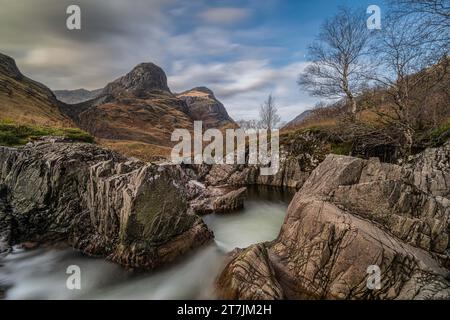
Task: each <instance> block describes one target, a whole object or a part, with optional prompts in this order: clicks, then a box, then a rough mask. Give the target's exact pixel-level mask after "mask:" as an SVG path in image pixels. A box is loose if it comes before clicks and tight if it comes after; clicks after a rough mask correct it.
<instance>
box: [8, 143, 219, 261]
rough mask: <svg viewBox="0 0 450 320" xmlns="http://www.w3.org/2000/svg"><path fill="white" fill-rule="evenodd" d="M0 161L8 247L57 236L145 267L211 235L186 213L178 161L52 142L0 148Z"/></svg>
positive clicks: (183, 179)
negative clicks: (9, 235)
mask: <svg viewBox="0 0 450 320" xmlns="http://www.w3.org/2000/svg"><path fill="white" fill-rule="evenodd" d="M0 163H1V164H0V185H1V186H2V187H3V188H4V189H5V190H6V200H7V206H8V207H9V208H10V210H9V213H7V214H6V216H7V217H8V218H9V219H12V220H13V221H14V223H13V224H12V225H13V226H14V231H13V233H12V234H13V235H14V237H13V238H12V239H11V240H10V242H11V244H16V243H21V242H24V241H35V242H45V241H49V240H55V239H57V240H58V241H61V240H64V241H67V242H68V243H69V244H70V245H71V246H73V247H74V248H77V249H80V250H81V251H83V252H84V253H86V254H90V255H95V256H104V257H107V258H109V259H111V260H113V261H116V262H118V263H120V264H122V265H124V266H127V267H131V268H143V269H144V268H145V269H152V268H155V267H158V266H159V265H161V264H164V263H167V262H170V261H173V260H174V259H176V258H177V257H179V256H180V255H182V254H183V253H185V252H187V251H189V250H191V249H193V248H195V247H198V246H201V245H202V244H204V243H206V242H208V241H210V240H211V239H212V233H211V232H210V231H209V230H208V228H207V227H206V225H205V224H204V223H203V221H202V220H201V218H200V217H198V216H196V215H194V214H189V213H188V212H187V200H186V199H187V190H186V188H185V185H187V184H188V177H186V176H185V174H184V172H183V171H182V170H181V169H180V167H179V166H158V165H153V164H146V163H142V162H139V161H136V160H129V159H126V158H124V157H122V156H120V155H118V154H116V153H114V152H112V151H108V150H105V149H101V148H99V147H97V146H95V145H89V144H68V143H59V142H56V143H49V142H38V143H35V144H34V145H33V146H30V147H23V148H19V149H14V148H0ZM0 221H3V222H4V221H5V219H1V220H0Z"/></svg>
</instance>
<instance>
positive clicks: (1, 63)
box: [0, 53, 23, 79]
mask: <svg viewBox="0 0 450 320" xmlns="http://www.w3.org/2000/svg"><path fill="white" fill-rule="evenodd" d="M0 72H1V73H5V74H6V75H8V76H10V77H11V78H14V79H20V78H22V77H23V76H22V73H20V71H19V68H17V65H16V61H15V60H14V59H13V58H11V57H9V56H7V55H4V54H2V53H0Z"/></svg>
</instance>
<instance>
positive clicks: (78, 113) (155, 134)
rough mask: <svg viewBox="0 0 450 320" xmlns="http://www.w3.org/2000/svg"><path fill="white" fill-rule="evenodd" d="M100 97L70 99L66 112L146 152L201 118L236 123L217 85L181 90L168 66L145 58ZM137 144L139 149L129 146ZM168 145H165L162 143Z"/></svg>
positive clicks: (114, 143) (220, 124)
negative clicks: (172, 83)
mask: <svg viewBox="0 0 450 320" xmlns="http://www.w3.org/2000/svg"><path fill="white" fill-rule="evenodd" d="M96 95H97V97H95V98H94V99H91V100H88V101H84V102H81V103H78V104H74V105H66V106H65V107H64V108H63V111H64V113H65V114H66V115H67V116H69V117H71V118H72V119H73V120H74V121H75V123H77V125H78V126H79V127H80V128H82V129H84V130H86V131H88V132H89V133H90V134H92V135H94V136H95V137H97V138H99V139H100V141H101V143H103V144H106V145H108V147H110V148H113V149H116V150H120V151H121V152H123V153H126V154H128V155H133V156H139V157H142V154H145V152H146V151H145V150H148V152H149V153H154V152H155V149H157V151H163V152H162V153H164V154H165V155H167V154H168V152H169V149H168V148H170V147H171V146H173V145H174V143H175V142H172V141H171V135H172V132H173V131H174V130H175V129H188V130H192V129H193V122H194V121H195V120H203V121H204V122H205V128H210V127H215V128H219V129H221V128H225V127H230V126H234V125H235V123H234V121H233V120H232V119H231V118H230V116H229V115H228V113H227V112H226V110H225V107H224V106H223V105H222V104H221V103H220V102H219V101H218V100H217V99H216V98H215V97H214V94H213V92H212V91H211V90H209V89H206V88H195V89H192V90H189V91H186V92H183V93H181V94H174V93H172V92H171V90H170V88H169V86H168V84H167V76H166V74H165V72H164V70H163V69H161V68H160V67H158V66H157V65H155V64H153V63H141V64H139V65H137V66H136V67H135V68H133V70H131V71H130V72H129V73H127V74H126V75H124V76H122V77H120V78H118V79H116V80H114V81H112V82H111V83H109V84H107V85H106V86H105V88H103V89H102V90H101V91H99V93H96ZM128 146H134V147H133V149H134V150H127V148H128ZM161 148H162V149H161Z"/></svg>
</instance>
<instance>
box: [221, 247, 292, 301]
mask: <svg viewBox="0 0 450 320" xmlns="http://www.w3.org/2000/svg"><path fill="white" fill-rule="evenodd" d="M217 294H218V296H220V297H221V298H223V299H228V300H237V299H240V300H273V299H283V290H282V288H281V286H280V284H279V283H278V281H277V280H276V278H275V277H274V271H273V268H272V266H271V262H270V260H269V258H268V255H267V251H266V248H265V247H264V245H262V244H259V245H253V246H250V247H248V248H247V249H245V250H237V251H235V252H234V258H233V259H232V260H231V261H230V262H229V263H228V264H227V266H226V267H225V271H224V272H222V274H221V275H220V276H219V278H218V279H217Z"/></svg>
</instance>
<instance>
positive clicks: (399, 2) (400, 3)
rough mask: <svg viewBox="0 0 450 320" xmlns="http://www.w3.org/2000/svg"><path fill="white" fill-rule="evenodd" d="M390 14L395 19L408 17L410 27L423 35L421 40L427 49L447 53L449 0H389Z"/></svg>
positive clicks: (449, 39)
mask: <svg viewBox="0 0 450 320" xmlns="http://www.w3.org/2000/svg"><path fill="white" fill-rule="evenodd" d="M390 4H391V7H390V9H391V11H392V16H394V17H395V18H397V19H401V18H405V17H410V18H412V19H414V24H413V25H411V26H410V28H415V29H416V31H418V32H419V33H421V34H422V35H424V37H423V39H422V41H424V42H426V43H427V44H428V45H429V49H430V50H431V49H434V50H440V51H443V53H442V54H443V55H444V54H448V48H449V46H448V44H449V41H450V1H449V0H390Z"/></svg>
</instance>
